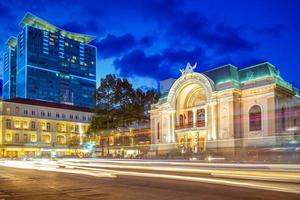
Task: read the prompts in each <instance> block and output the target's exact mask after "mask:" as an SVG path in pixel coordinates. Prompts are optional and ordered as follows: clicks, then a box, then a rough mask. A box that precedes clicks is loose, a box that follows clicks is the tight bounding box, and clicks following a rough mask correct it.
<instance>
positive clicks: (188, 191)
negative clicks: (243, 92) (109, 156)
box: [0, 160, 300, 200]
mask: <svg viewBox="0 0 300 200" xmlns="http://www.w3.org/2000/svg"><path fill="white" fill-rule="evenodd" d="M283 166H284V165H272V166H271V168H270V166H265V165H257V166H256V167H253V165H240V166H239V165H230V164H215V165H214V164H205V163H194V162H160V161H126V160H119V161H117V160H59V161H47V160H41V161H1V162H0V199H47V200H50V199H56V200H57V199H66V200H67V199H299V195H300V194H299V191H300V189H299V188H300V179H299V171H298V170H299V166H297V165H286V167H284V168H283ZM250 168H251V170H250ZM237 169H239V170H237ZM214 174H217V175H214ZM259 177H261V180H259V181H258V180H256V179H259Z"/></svg>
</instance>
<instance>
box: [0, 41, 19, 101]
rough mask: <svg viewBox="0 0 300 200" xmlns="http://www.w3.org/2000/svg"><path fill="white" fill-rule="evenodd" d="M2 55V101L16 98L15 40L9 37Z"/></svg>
mask: <svg viewBox="0 0 300 200" xmlns="http://www.w3.org/2000/svg"><path fill="white" fill-rule="evenodd" d="M6 46H7V50H6V52H5V53H4V55H3V99H10V98H13V97H15V96H16V68H17V52H16V46H17V38H15V37H10V38H9V39H8V40H7V42H6Z"/></svg>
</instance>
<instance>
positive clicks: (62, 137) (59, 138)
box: [56, 135, 66, 144]
mask: <svg viewBox="0 0 300 200" xmlns="http://www.w3.org/2000/svg"><path fill="white" fill-rule="evenodd" d="M56 139H57V143H58V144H65V143H66V141H65V137H64V136H62V135H59V136H57V138H56Z"/></svg>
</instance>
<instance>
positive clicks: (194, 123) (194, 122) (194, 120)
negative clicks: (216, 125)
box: [193, 109, 197, 128]
mask: <svg viewBox="0 0 300 200" xmlns="http://www.w3.org/2000/svg"><path fill="white" fill-rule="evenodd" d="M196 123H197V110H196V109H193V127H194V128H196Z"/></svg>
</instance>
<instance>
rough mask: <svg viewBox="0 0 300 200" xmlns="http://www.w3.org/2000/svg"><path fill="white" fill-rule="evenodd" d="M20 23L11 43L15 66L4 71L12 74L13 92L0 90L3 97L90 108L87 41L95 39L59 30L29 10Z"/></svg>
mask: <svg viewBox="0 0 300 200" xmlns="http://www.w3.org/2000/svg"><path fill="white" fill-rule="evenodd" d="M20 26H21V28H22V31H21V32H20V33H19V34H18V37H17V42H14V43H13V44H14V45H15V44H16V46H14V48H16V50H15V51H16V54H15V56H16V65H15V66H13V65H11V68H10V72H11V73H7V74H8V77H11V76H9V75H12V74H13V73H15V77H13V78H15V80H14V81H15V84H16V87H15V88H16V91H15V92H14V90H8V89H4V91H5V92H4V93H5V94H4V96H5V97H6V98H5V99H9V98H13V97H19V98H28V99H38V100H44V101H49V102H56V103H64V104H71V105H78V106H84V107H92V106H93V100H92V94H93V91H94V90H95V87H96V47H94V46H92V45H90V44H89V43H90V42H91V41H92V40H94V39H95V38H94V37H91V36H88V35H83V34H77V33H71V32H68V31H65V30H62V29H59V28H57V27H55V26H54V25H52V24H50V23H48V22H46V21H43V20H42V19H40V18H38V17H36V16H34V15H32V14H30V13H27V14H26V15H25V17H24V18H23V20H22V21H21V22H20ZM11 46H12V45H11ZM11 46H9V48H11V50H12V47H11ZM11 55H12V54H11ZM4 74H5V72H4ZM14 81H10V82H9V83H14ZM8 85H9V84H8ZM11 85H12V84H11ZM7 87H9V86H7ZM13 92H14V93H13Z"/></svg>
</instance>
